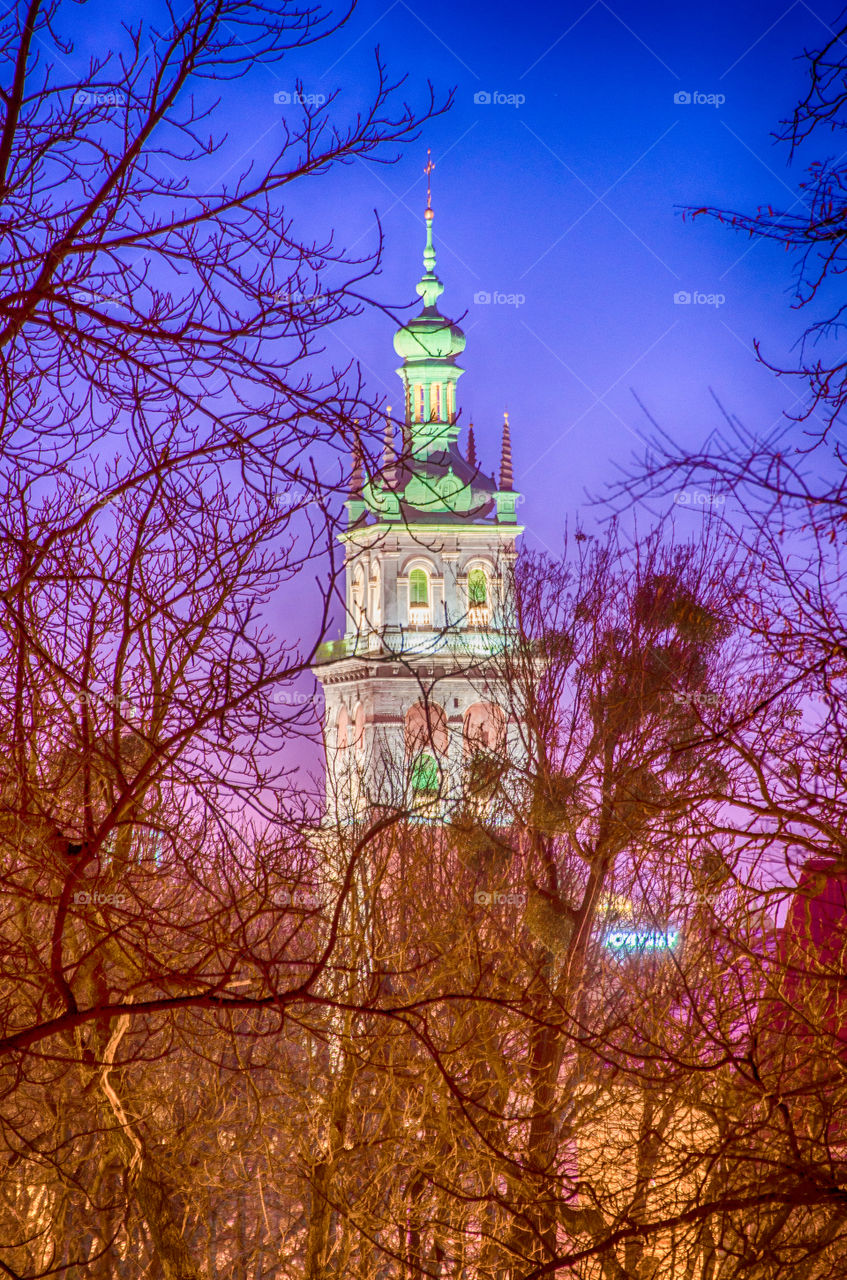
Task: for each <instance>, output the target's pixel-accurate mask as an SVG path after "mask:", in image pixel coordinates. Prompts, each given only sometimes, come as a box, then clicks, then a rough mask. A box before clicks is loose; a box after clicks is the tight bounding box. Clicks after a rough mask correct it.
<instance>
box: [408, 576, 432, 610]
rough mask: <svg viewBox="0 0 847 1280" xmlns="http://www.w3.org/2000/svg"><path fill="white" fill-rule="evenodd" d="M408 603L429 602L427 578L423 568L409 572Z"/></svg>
mask: <svg viewBox="0 0 847 1280" xmlns="http://www.w3.org/2000/svg"><path fill="white" fill-rule="evenodd" d="M409 604H429V578H428V577H427V574H426V571H425V570H424V569H413V570H412V572H411V573H410V574H409Z"/></svg>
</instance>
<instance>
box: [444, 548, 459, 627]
mask: <svg viewBox="0 0 847 1280" xmlns="http://www.w3.org/2000/svg"><path fill="white" fill-rule="evenodd" d="M441 559H442V562H443V564H444V609H445V614H446V620H445V621H446V625H447V626H448V627H449V626H455V625H456V623H457V621H458V619H459V617H460V616H461V608H460V601H459V587H458V579H457V573H456V571H457V567H458V563H459V549H458V547H457V546H456V545H455V544H454V545H453V546H450V547H445V548H444V550H443V551H442V553H441Z"/></svg>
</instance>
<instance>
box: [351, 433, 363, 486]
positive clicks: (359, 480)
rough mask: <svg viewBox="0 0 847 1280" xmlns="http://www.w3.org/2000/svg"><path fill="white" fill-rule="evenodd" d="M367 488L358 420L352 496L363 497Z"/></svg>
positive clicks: (354, 443)
mask: <svg viewBox="0 0 847 1280" xmlns="http://www.w3.org/2000/svg"><path fill="white" fill-rule="evenodd" d="M364 487H365V467H364V461H363V458H362V440H361V437H360V435H359V421H358V419H356V430H355V433H354V435H353V470H352V473H351V475H350V494H351V496H352V497H354V498H359V497H361V495H362V490H363V488H364Z"/></svg>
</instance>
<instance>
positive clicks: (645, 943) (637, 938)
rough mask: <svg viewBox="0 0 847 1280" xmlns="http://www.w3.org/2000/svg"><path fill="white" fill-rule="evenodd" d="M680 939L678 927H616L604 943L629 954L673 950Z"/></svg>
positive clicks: (605, 938) (609, 947)
mask: <svg viewBox="0 0 847 1280" xmlns="http://www.w3.org/2000/svg"><path fill="white" fill-rule="evenodd" d="M678 941H679V930H678V929H615V930H614V931H613V932H612V933H607V934H606V936H605V937H604V939H603V945H604V946H606V947H608V949H609V950H610V951H617V952H621V953H625V954H627V955H629V954H632V953H633V952H647V951H673V949H674V947H675V946H676V944H677V943H678Z"/></svg>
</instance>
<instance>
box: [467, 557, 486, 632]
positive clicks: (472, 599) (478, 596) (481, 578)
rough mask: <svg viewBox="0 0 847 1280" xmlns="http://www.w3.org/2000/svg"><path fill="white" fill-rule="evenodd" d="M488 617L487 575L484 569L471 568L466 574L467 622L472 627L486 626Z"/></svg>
mask: <svg viewBox="0 0 847 1280" xmlns="http://www.w3.org/2000/svg"><path fill="white" fill-rule="evenodd" d="M489 617H490V612H489V607H488V575H487V574H486V572H485V570H484V569H471V571H470V573H469V574H468V623H469V625H470V626H472V627H487V626H488V621H489Z"/></svg>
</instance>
